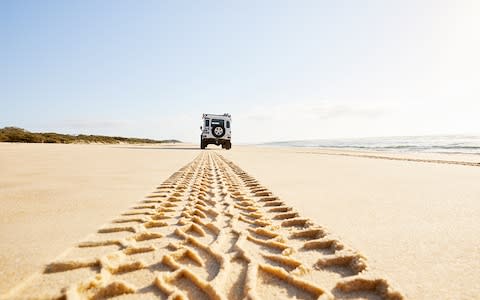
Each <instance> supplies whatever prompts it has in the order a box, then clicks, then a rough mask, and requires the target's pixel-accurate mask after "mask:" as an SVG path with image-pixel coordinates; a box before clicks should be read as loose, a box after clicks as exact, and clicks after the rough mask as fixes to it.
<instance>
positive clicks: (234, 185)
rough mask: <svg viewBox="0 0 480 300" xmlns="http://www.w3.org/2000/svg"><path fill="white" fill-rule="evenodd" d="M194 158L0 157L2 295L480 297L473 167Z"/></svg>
mask: <svg viewBox="0 0 480 300" xmlns="http://www.w3.org/2000/svg"><path fill="white" fill-rule="evenodd" d="M197 148H198V146H196V145H193V146H192V145H154V146H152V145H149V146H140V145H139V146H132V145H46V144H45V145H43V144H0V178H1V179H0V201H1V203H2V210H1V211H0V224H1V225H0V240H1V241H2V243H1V244H0V267H1V268H0V270H1V271H0V278H1V281H0V294H1V295H2V297H3V298H8V299H21V298H26V297H27V298H28V297H30V298H35V297H41V296H45V297H47V298H48V297H50V298H53V297H58V296H61V295H65V296H68V297H74V296H79V297H86V298H88V297H110V296H118V295H123V297H126V296H127V295H130V297H133V298H135V297H138V298H142V299H143V298H149V297H150V298H167V297H172V298H174V297H176V296H179V297H181V296H187V297H190V298H196V299H201V298H202V297H205V298H207V299H208V298H210V299H241V298H243V297H250V298H255V297H257V298H258V299H266V298H271V297H276V298H278V299H280V298H294V297H297V298H302V299H304V298H306V299H310V298H313V299H332V298H334V297H335V298H339V299H355V298H364V299H381V298H390V299H402V298H406V299H478V295H479V294H480V285H479V284H478V280H477V278H479V277H480V239H479V238H478V236H480V204H479V202H478V199H480V185H479V184H478V182H479V179H480V167H479V166H478V163H480V158H478V157H476V156H458V155H433V154H432V155H430V154H428V155H427V154H423V155H414V154H408V155H405V154H391V153H380V154H379V153H369V152H354V151H340V150H335V149H331V150H318V149H308V148H267V147H249V146H234V147H233V148H232V150H230V151H223V150H213V149H214V148H213V147H211V148H209V149H208V150H206V151H200V150H199V149H197ZM215 149H216V148H215Z"/></svg>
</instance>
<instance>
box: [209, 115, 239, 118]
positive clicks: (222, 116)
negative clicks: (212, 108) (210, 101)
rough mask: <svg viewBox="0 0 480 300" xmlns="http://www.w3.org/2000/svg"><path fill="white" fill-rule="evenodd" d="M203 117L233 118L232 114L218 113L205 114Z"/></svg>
mask: <svg viewBox="0 0 480 300" xmlns="http://www.w3.org/2000/svg"><path fill="white" fill-rule="evenodd" d="M203 117H204V118H205V117H219V118H232V116H230V115H226V114H225V115H217V114H203Z"/></svg>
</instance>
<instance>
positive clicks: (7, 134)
mask: <svg viewBox="0 0 480 300" xmlns="http://www.w3.org/2000/svg"><path fill="white" fill-rule="evenodd" d="M0 142H11V143H57V144H82V143H85V144H89V143H99V144H120V143H125V144H156V143H179V142H180V141H178V140H153V139H142V138H127V137H119V136H104V135H86V134H79V135H70V134H60V133H54V132H45V133H41V132H30V131H27V130H25V129H22V128H18V127H5V128H1V129H0Z"/></svg>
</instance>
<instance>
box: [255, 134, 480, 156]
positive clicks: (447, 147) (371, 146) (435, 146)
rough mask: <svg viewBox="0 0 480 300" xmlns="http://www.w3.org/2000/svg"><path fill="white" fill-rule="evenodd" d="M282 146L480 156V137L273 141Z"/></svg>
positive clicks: (273, 144)
mask: <svg viewBox="0 0 480 300" xmlns="http://www.w3.org/2000/svg"><path fill="white" fill-rule="evenodd" d="M263 145H268V146H280V147H316V148H342V149H354V150H372V151H392V152H431V153H456V154H478V155H480V136H462V135H455V136H451V135H445V136H403V137H376V138H357V139H316V140H297V141H283V142H273V143H267V144H263Z"/></svg>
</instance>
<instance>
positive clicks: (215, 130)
mask: <svg viewBox="0 0 480 300" xmlns="http://www.w3.org/2000/svg"><path fill="white" fill-rule="evenodd" d="M212 134H213V136H214V137H217V138H221V137H222V136H224V135H225V128H223V127H222V126H215V127H212Z"/></svg>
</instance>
